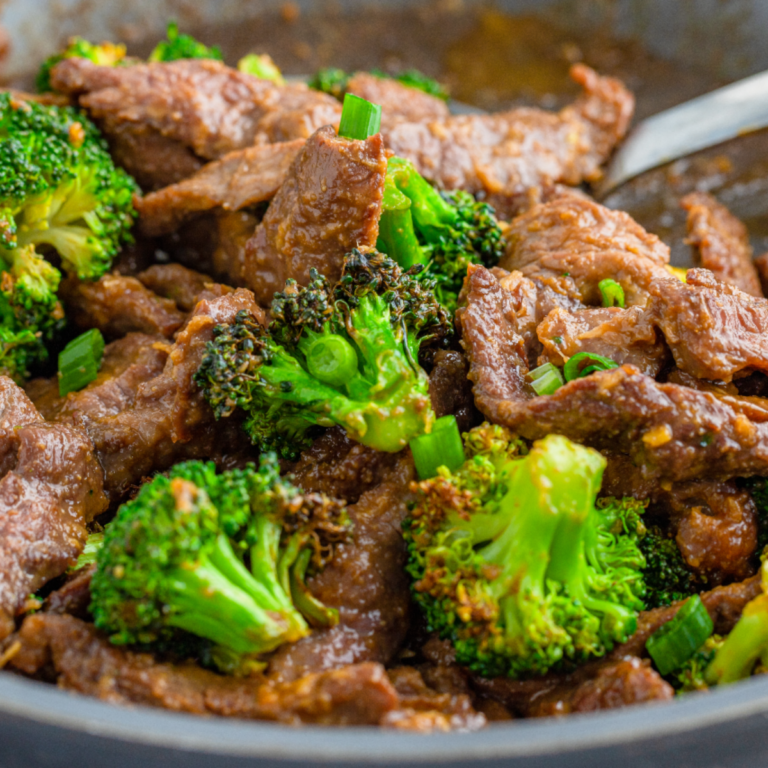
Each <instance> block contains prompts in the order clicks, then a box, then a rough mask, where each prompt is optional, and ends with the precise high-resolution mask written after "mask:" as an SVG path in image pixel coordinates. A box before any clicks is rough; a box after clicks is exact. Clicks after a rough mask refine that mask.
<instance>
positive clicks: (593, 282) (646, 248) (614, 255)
mask: <svg viewBox="0 0 768 768" xmlns="http://www.w3.org/2000/svg"><path fill="white" fill-rule="evenodd" d="M506 239H507V249H506V253H505V254H504V256H502V258H501V260H500V261H499V267H501V268H502V269H506V270H519V271H520V272H522V273H523V275H525V276H527V277H531V278H538V279H540V280H542V281H543V282H545V283H547V284H548V285H550V286H552V287H553V288H555V289H556V290H557V291H559V292H560V293H565V294H568V295H571V296H573V297H574V298H577V299H579V300H580V301H581V302H583V303H584V304H590V305H596V306H601V305H602V296H601V294H600V290H599V287H598V285H599V283H600V281H601V280H603V279H605V278H611V279H613V280H616V281H617V282H618V283H620V284H621V286H622V288H623V289H624V295H625V299H626V303H627V306H634V305H639V306H643V305H645V303H646V300H647V297H648V288H649V286H650V284H651V282H652V281H653V280H654V279H657V278H668V277H669V272H668V271H667V270H666V268H665V265H666V264H667V263H668V262H669V248H667V246H666V245H664V243H662V242H661V240H659V238H658V237H656V235H652V234H650V233H648V232H646V231H645V230H644V229H643V228H642V227H641V226H640V225H639V224H637V222H635V221H634V219H632V218H631V217H630V216H629V215H628V214H626V213H623V212H622V211H612V210H610V209H609V208H606V207H605V206H602V205H600V204H599V203H596V202H594V201H592V200H589V199H588V198H586V197H583V196H579V195H571V194H568V195H561V196H559V197H556V198H555V199H554V200H551V201H549V202H547V203H543V204H540V205H534V206H533V207H532V208H530V210H528V211H527V212H526V213H524V214H522V215H520V216H518V217H517V218H516V219H515V220H514V221H512V223H511V224H510V226H509V228H508V229H507V232H506Z"/></svg>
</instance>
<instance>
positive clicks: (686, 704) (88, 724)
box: [0, 673, 768, 766]
mask: <svg viewBox="0 0 768 768" xmlns="http://www.w3.org/2000/svg"><path fill="white" fill-rule="evenodd" d="M0 713H3V714H6V715H9V716H12V717H17V718H21V719H23V720H26V721H27V722H35V723H37V724H39V725H42V726H56V727H58V728H62V729H64V730H66V731H69V732H70V733H82V734H87V735H89V736H96V737H101V738H105V739H112V740H117V741H120V742H124V743H126V744H142V745H145V746H150V747H152V746H157V747H163V748H165V749H176V750H183V751H187V752H197V753H207V754H211V755H226V756H232V757H241V758H243V757H245V758H248V757H254V758H256V757H258V758H262V759H267V758H272V759H278V760H279V759H283V760H302V759H304V760H311V761H313V762H315V763H319V762H327V763H331V764H333V763H335V764H339V763H344V762H357V763H361V762H362V763H370V764H372V765H375V764H386V765H390V766H391V765H397V764H399V763H403V764H405V763H408V764H411V765H413V764H414V763H420V762H425V763H426V762H434V761H435V760H440V761H442V762H444V763H452V762H460V761H462V760H467V759H472V760H491V759H504V758H507V759H509V758H524V757H533V756H538V755H557V754H567V753H573V752H578V751H581V750H587V749H594V748H605V747H612V746H619V745H624V744H633V743H634V744H637V743H639V742H643V741H649V740H656V739H661V738H663V737H668V736H672V735H678V734H679V735H683V734H690V733H693V732H695V731H700V730H702V729H705V728H708V727H710V726H715V725H717V726H723V725H725V724H727V723H732V722H737V721H740V720H745V719H747V718H749V717H753V716H765V715H766V714H768V679H759V678H753V679H751V680H747V681H745V682H743V683H739V684H737V685H733V686H729V687H727V688H724V689H722V690H719V691H716V692H712V693H705V694H691V695H690V696H688V697H686V698H684V699H678V700H676V701H673V702H667V703H651V704H641V705H634V706H632V707H628V708H626V709H622V710H614V711H612V712H600V713H592V714H581V715H571V716H569V717H566V718H563V719H557V720H552V719H549V720H525V721H518V722H515V723H510V724H503V725H502V724H499V725H495V726H491V727H489V728H487V729H485V730H483V731H478V732H475V733H465V734H462V733H446V734H437V735H434V736H424V735H420V734H413V733H401V732H397V731H392V730H383V729H379V728H372V727H365V728H361V727H354V728H352V727H348V728H320V727H313V726H303V727H300V728H289V727H287V726H283V725H277V724H268V723H263V722H255V721H245V720H228V719H225V718H218V717H211V718H204V717H199V716H195V715H188V714H180V713H172V712H168V711H164V710H160V709H154V708H150V707H142V706H136V707H122V706H115V705H110V704H106V703H104V702H100V701H98V700H96V699H92V698H90V697H87V696H83V695H81V694H76V693H69V692H66V691H61V690H58V689H57V688H55V687H53V686H52V685H49V684H46V683H41V682H37V681H33V680H26V679H24V678H17V677H15V676H13V675H11V674H8V673H0ZM286 734H290V738H289V739H286Z"/></svg>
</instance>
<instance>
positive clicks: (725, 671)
mask: <svg viewBox="0 0 768 768" xmlns="http://www.w3.org/2000/svg"><path fill="white" fill-rule="evenodd" d="M766 652H768V595H760V597H757V598H755V599H754V600H752V601H751V602H750V603H748V604H747V605H746V607H745V608H744V611H743V612H742V614H741V618H740V619H739V621H738V622H737V624H736V626H735V627H734V628H733V630H732V631H731V633H730V634H729V635H728V637H727V638H726V639H725V642H724V643H723V644H722V645H721V646H720V648H719V649H718V650H717V653H716V654H715V658H714V659H712V661H711V662H710V664H709V666H708V667H707V669H706V672H705V674H704V677H705V679H706V682H707V684H708V685H722V684H724V683H735V682H736V681H738V680H744V679H745V678H747V677H749V676H750V675H751V674H752V670H753V669H754V667H755V664H756V663H757V661H758V660H759V659H760V658H761V657H763V656H764V655H765V654H766Z"/></svg>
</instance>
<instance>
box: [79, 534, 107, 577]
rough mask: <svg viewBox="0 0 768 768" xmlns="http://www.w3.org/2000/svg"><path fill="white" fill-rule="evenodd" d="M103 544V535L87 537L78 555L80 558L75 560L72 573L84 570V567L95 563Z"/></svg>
mask: <svg viewBox="0 0 768 768" xmlns="http://www.w3.org/2000/svg"><path fill="white" fill-rule="evenodd" d="M103 543H104V534H103V533H92V534H90V536H88V539H87V540H86V542H85V547H84V548H83V551H82V552H81V553H80V557H78V558H77V562H76V563H75V566H74V568H72V570H73V571H78V570H80V568H85V566H86V565H92V564H93V563H95V562H96V556H97V555H98V554H99V550H100V549H101V545H102V544H103Z"/></svg>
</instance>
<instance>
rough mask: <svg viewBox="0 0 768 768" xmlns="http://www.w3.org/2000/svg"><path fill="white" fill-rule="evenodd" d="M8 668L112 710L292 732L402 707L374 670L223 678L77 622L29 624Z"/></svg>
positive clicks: (364, 720)
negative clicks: (261, 724)
mask: <svg viewBox="0 0 768 768" xmlns="http://www.w3.org/2000/svg"><path fill="white" fill-rule="evenodd" d="M18 640H19V642H20V644H21V647H20V650H19V651H18V652H17V653H16V655H15V656H14V657H13V659H12V660H11V665H12V666H13V667H14V668H15V669H16V670H18V671H20V672H24V673H25V674H27V675H35V674H38V673H39V672H41V671H44V670H45V668H46V667H48V668H52V669H53V673H54V675H55V678H56V681H57V683H58V685H59V687H60V688H63V689H65V690H69V691H77V692H78V693H84V694H88V695H91V696H96V697H98V698H100V699H102V700H103V701H108V702H110V703H112V704H142V705H144V706H152V707H162V708H164V709H170V710H175V711H178V712H189V713H192V714H197V715H206V714H207V715H221V716H225V717H240V718H247V719H256V720H272V721H276V722H281V723H286V724H289V725H300V724H302V723H307V724H310V723H311V724H314V725H377V724H379V723H380V722H381V720H382V719H383V718H384V716H385V715H386V714H387V713H389V712H391V711H392V710H394V709H395V708H396V707H397V705H398V702H399V699H398V695H397V692H396V691H395V689H394V688H393V686H392V684H391V683H390V682H389V679H388V678H387V674H386V672H385V671H384V669H383V668H382V667H381V666H380V665H378V664H372V663H369V664H358V665H354V666H347V667H345V668H343V669H338V670H332V671H328V672H323V673H320V674H317V675H308V676H306V677H304V678H302V679H301V680H298V681H296V682H292V683H274V682H268V681H265V680H264V678H263V677H258V676H257V677H253V678H236V677H224V676H221V675H217V674H215V673H214V672H209V671H207V670H204V669H201V668H200V667H197V666H194V665H192V664H187V665H179V666H174V665H172V664H162V663H158V662H156V661H155V660H154V659H153V658H152V656H150V655H149V654H145V653H134V652H132V651H129V650H126V649H125V648H118V647H116V646H113V645H110V643H109V642H108V640H107V639H106V637H104V636H103V635H101V634H100V633H99V632H97V631H96V629H95V628H94V627H93V626H92V625H90V624H86V623H85V622H83V621H80V620H79V619H77V618H74V617H72V616H67V615H56V614H53V613H41V614H37V615H34V616H30V617H28V618H27V619H26V620H25V622H24V624H23V625H22V628H21V631H20V632H19V634H18Z"/></svg>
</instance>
